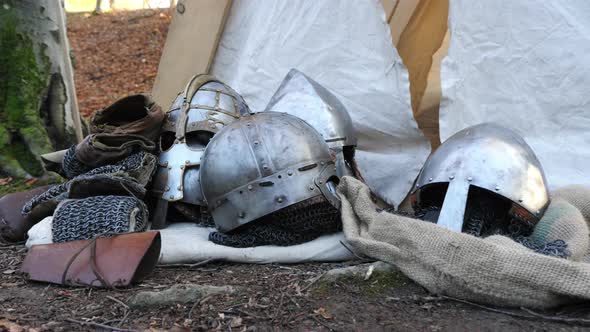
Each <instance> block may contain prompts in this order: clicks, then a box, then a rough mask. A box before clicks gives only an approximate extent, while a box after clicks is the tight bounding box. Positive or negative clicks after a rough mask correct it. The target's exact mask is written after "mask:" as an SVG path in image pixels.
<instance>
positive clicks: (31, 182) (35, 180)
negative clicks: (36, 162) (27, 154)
mask: <svg viewBox="0 0 590 332" xmlns="http://www.w3.org/2000/svg"><path fill="white" fill-rule="evenodd" d="M37 181H39V179H37V178H32V179H30V180H28V181H27V182H25V184H26V185H27V186H29V187H30V186H32V185H34V184H35V183H37Z"/></svg>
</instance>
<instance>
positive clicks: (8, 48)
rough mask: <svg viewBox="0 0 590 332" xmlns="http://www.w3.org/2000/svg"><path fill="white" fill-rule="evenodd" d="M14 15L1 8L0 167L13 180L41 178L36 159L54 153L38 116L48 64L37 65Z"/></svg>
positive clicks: (9, 10) (32, 46) (44, 58)
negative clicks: (31, 175) (33, 176)
mask: <svg viewBox="0 0 590 332" xmlns="http://www.w3.org/2000/svg"><path fill="white" fill-rule="evenodd" d="M15 15H16V14H15V11H14V10H13V9H5V8H0V50H2V52H0V123H1V124H2V129H1V130H0V155H2V156H3V158H0V162H1V163H2V165H0V166H1V168H2V169H3V170H4V172H6V173H9V174H10V175H12V176H21V175H22V174H23V173H25V174H26V173H29V174H33V175H41V174H42V173H43V169H42V167H41V163H40V161H39V158H38V157H37V156H38V155H40V154H43V153H47V152H51V151H53V147H52V145H51V142H50V140H49V138H48V135H47V131H46V130H45V126H44V124H43V120H42V119H41V117H40V113H39V110H40V106H41V101H42V98H41V96H42V95H43V94H44V90H45V89H46V86H47V78H48V68H49V60H48V59H47V58H46V57H45V56H42V57H41V58H42V59H43V60H42V62H43V63H41V64H39V63H38V62H37V57H36V55H35V47H34V44H33V42H32V41H31V39H30V38H28V37H27V36H25V35H23V34H21V33H20V32H19V31H18V24H17V20H16V17H15ZM19 168H20V169H19Z"/></svg>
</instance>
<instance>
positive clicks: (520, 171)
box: [412, 123, 549, 232]
mask: <svg viewBox="0 0 590 332" xmlns="http://www.w3.org/2000/svg"><path fill="white" fill-rule="evenodd" d="M473 189H476V190H480V191H481V189H483V191H485V192H487V193H493V194H494V196H495V197H502V198H504V200H505V201H507V202H508V206H507V210H508V215H510V216H512V217H518V218H517V219H518V220H520V221H526V222H528V223H530V224H531V225H534V224H535V223H536V222H537V221H538V220H539V219H540V218H541V216H542V215H543V213H544V211H545V209H546V208H547V206H548V205H549V193H548V190H547V180H546V178H545V174H544V172H543V168H542V167H541V164H540V162H539V160H538V159H537V157H536V156H535V153H534V152H533V150H532V149H531V148H530V146H529V145H528V144H527V143H526V142H525V141H524V139H523V138H522V137H520V136H519V135H518V134H517V133H515V132H514V131H512V130H510V129H507V128H505V127H501V126H499V125H497V124H493V123H483V124H479V125H476V126H472V127H469V128H466V129H464V130H462V131H459V132H458V133H456V134H455V135H453V136H451V137H450V138H449V139H447V140H446V141H445V142H444V143H443V144H442V145H441V146H440V147H439V148H438V149H437V150H436V151H435V152H434V153H433V154H432V155H431V156H430V157H429V158H428V159H427V160H426V163H425V164H424V167H423V168H422V171H421V172H420V175H419V176H418V179H417V182H416V188H415V190H414V192H413V194H412V200H413V202H414V204H415V206H417V207H427V206H428V205H440V213H439V215H438V220H437V224H439V225H440V226H442V227H444V228H447V229H450V230H452V231H457V232H461V231H462V230H464V220H465V217H466V209H467V208H468V204H467V203H468V197H469V195H470V190H473Z"/></svg>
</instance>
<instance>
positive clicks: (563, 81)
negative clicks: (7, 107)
mask: <svg viewBox="0 0 590 332" xmlns="http://www.w3.org/2000/svg"><path fill="white" fill-rule="evenodd" d="M588 18H590V2H588V1H584V0H570V1H541V0H519V1H514V0H497V1H469V0H456V1H452V2H451V8H450V17H449V26H450V31H451V36H452V38H451V42H450V48H449V54H448V56H447V58H445V59H444V61H443V65H442V73H441V77H442V86H443V103H442V105H441V116H440V132H441V138H442V139H445V138H447V137H449V136H450V135H452V134H454V133H455V132H457V131H459V130H461V129H463V128H465V127H468V126H471V125H474V124H477V123H481V122H490V121H493V122H497V123H500V124H502V125H504V126H507V127H510V128H512V129H513V130H516V131H517V132H518V133H520V134H521V135H522V136H523V137H524V139H525V140H526V141H527V143H528V144H529V145H531V147H532V148H533V150H534V151H535V153H536V154H537V156H538V157H539V159H540V161H541V164H542V165H543V167H544V169H545V173H546V175H547V182H548V185H549V187H550V188H552V189H555V188H557V187H562V186H565V185H571V184H575V185H590V172H589V170H588V160H590V93H589V90H590V89H589V87H590V56H589V54H590V21H589V20H588Z"/></svg>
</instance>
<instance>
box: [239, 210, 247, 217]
mask: <svg viewBox="0 0 590 332" xmlns="http://www.w3.org/2000/svg"><path fill="white" fill-rule="evenodd" d="M245 216H246V212H244V211H242V212H240V213H239V214H238V217H240V218H244V217H245Z"/></svg>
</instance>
